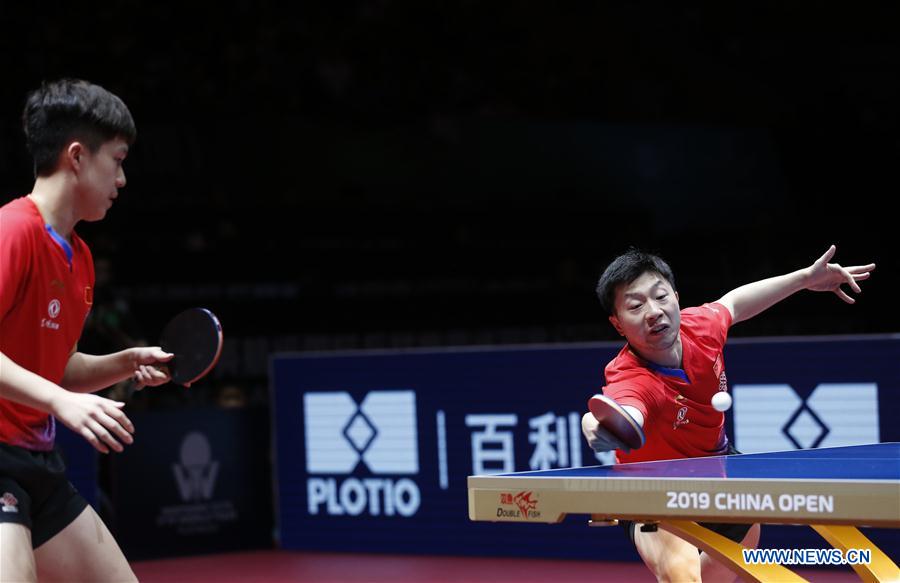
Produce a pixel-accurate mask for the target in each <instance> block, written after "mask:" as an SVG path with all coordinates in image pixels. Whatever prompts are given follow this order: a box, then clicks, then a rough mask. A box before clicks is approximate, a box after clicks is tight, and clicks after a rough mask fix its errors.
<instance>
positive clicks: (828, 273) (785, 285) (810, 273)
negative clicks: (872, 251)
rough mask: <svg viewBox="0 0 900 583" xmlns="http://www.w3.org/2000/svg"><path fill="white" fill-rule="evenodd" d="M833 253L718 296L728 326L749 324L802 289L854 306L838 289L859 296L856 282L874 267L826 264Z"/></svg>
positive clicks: (866, 275)
mask: <svg viewBox="0 0 900 583" xmlns="http://www.w3.org/2000/svg"><path fill="white" fill-rule="evenodd" d="M836 250H837V248H836V247H835V246H834V245H832V246H831V247H829V248H828V251H826V252H825V254H824V255H822V256H821V257H819V258H818V259H817V260H816V262H815V263H813V264H812V265H810V266H809V267H805V268H803V269H798V270H797V271H794V272H792V273H787V274H785V275H779V276H777V277H770V278H768V279H763V280H760V281H756V282H753V283H748V284H747V285H742V286H741V287H739V288H737V289H733V290H731V291H730V292H728V293H727V294H725V295H724V296H722V298H721V299H719V300H718V303H720V304H722V305H723V306H725V307H726V308H728V310H729V311H730V312H731V316H732V322H731V323H732V325H734V324H737V323H738V322H743V321H744V320H749V319H750V318H752V317H753V316H755V315H757V314H759V313H761V312H763V311H765V310H767V309H768V308H770V307H772V306H774V305H775V304H777V303H778V302H780V301H781V300H783V299H785V298H787V297H788V296H790V295H793V294H795V293H797V292H798V291H801V290H804V289H808V290H811V291H830V292H834V293H835V294H836V295H837V296H838V297H839V298H841V299H842V300H844V301H845V302H847V303H848V304H853V303H856V300H855V299H853V298H852V297H850V296H849V295H848V294H847V292H845V291H844V290H843V289H842V288H841V286H842V285H844V284H847V285H849V286H850V288H851V289H852V290H853V291H854V292H856V293H859V292H860V291H861V290H860V287H859V284H858V283H857V282H858V281H862V280H864V279H869V276H870V275H871V274H872V271H874V269H875V264H874V263H869V264H868V265H855V266H853V267H841V266H840V265H839V264H837V263H828V262H829V261H830V260H831V258H832V257H834V253H835V251H836Z"/></svg>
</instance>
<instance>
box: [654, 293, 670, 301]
mask: <svg viewBox="0 0 900 583" xmlns="http://www.w3.org/2000/svg"><path fill="white" fill-rule="evenodd" d="M667 297H669V294H662V295H659V296H656V299H658V300H664V299H666V298H667Z"/></svg>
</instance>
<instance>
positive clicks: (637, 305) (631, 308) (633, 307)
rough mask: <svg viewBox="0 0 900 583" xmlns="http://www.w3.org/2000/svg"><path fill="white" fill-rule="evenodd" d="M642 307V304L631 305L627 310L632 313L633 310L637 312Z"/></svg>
mask: <svg viewBox="0 0 900 583" xmlns="http://www.w3.org/2000/svg"><path fill="white" fill-rule="evenodd" d="M642 305H643V304H632V305H630V306H628V309H629V310H632V311H634V310H637V309H638V308H640V307H641V306H642Z"/></svg>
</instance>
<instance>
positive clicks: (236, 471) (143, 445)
mask: <svg viewBox="0 0 900 583" xmlns="http://www.w3.org/2000/svg"><path fill="white" fill-rule="evenodd" d="M267 413H268V412H267V411H266V410H265V408H242V409H219V408H214V407H206V408H190V409H184V410H179V411H171V412H170V411H165V412H164V411H149V412H135V413H129V417H130V418H131V420H132V421H133V422H134V425H135V427H137V431H136V432H135V440H134V443H133V444H131V445H129V446H128V447H127V448H125V451H124V452H123V453H121V454H117V455H116V457H115V458H113V464H112V488H113V491H112V493H111V496H112V499H113V502H114V507H115V515H114V517H113V522H114V524H112V525H111V528H113V529H114V531H113V532H114V534H115V535H116V537H117V539H118V542H119V544H120V545H121V546H122V549H123V550H124V551H125V553H126V555H127V556H128V558H129V559H132V560H134V559H146V558H156V557H166V556H176V555H191V554H201V553H211V552H225V551H236V550H247V549H258V548H270V547H271V546H272V495H271V481H270V475H271V466H270V461H269V451H270V447H269V435H268V431H267V429H268V422H267Z"/></svg>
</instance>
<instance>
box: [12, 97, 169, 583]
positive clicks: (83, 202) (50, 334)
mask: <svg viewBox="0 0 900 583" xmlns="http://www.w3.org/2000/svg"><path fill="white" fill-rule="evenodd" d="M23 125H24V129H25V136H26V142H27V145H28V148H29V150H30V152H31V154H32V157H33V159H34V174H35V182H34V187H33V189H32V191H31V193H30V194H28V195H27V196H24V197H22V198H18V199H16V200H13V201H12V202H9V203H8V204H6V205H4V206H3V207H2V208H0V502H2V505H0V580H2V581H36V580H37V579H38V578H40V579H41V580H53V581H64V580H65V581H110V582H112V581H115V582H121V581H134V580H135V576H134V573H133V572H132V570H131V568H130V567H129V565H128V562H127V561H126V559H125V557H124V555H123V554H122V551H121V550H120V549H119V546H118V545H117V544H116V541H115V540H114V539H113V538H112V536H111V535H110V533H109V531H108V530H107V528H106V526H105V525H104V524H103V522H102V521H101V520H100V518H99V517H98V516H97V514H96V513H95V512H94V510H93V509H92V508H91V507H90V506H88V505H87V503H86V502H85V500H84V499H83V498H82V497H81V496H80V495H79V494H78V492H76V491H75V489H74V488H73V487H72V485H71V484H70V483H69V482H68V480H67V479H66V477H65V473H64V469H65V468H64V465H63V462H62V459H61V457H60V455H59V453H58V452H57V451H56V449H55V448H54V435H55V421H54V419H58V420H59V421H61V422H62V423H63V424H64V425H66V426H67V427H69V428H70V429H72V430H73V431H75V432H76V433H78V434H80V435H81V436H82V437H84V438H85V439H86V440H87V441H88V442H89V443H90V444H91V445H93V446H94V447H95V448H96V449H97V450H99V451H101V452H103V453H109V451H110V450H113V451H117V452H120V451H122V449H123V444H129V443H132V441H133V438H132V433H133V432H134V427H133V425H132V423H131V421H130V420H129V419H128V417H126V416H125V414H124V413H123V412H122V407H123V405H124V403H120V402H116V401H111V400H109V399H104V398H102V397H99V396H97V395H92V394H90V393H92V392H94V391H97V390H100V389H103V388H105V387H108V386H110V385H112V384H114V383H116V382H119V381H121V380H123V379H126V378H129V377H133V378H134V379H135V381H136V382H137V383H138V386H145V385H151V386H155V385H160V384H163V383H165V382H167V381H168V379H169V377H168V375H167V374H166V373H165V372H162V371H161V370H158V369H157V368H156V367H154V366H152V365H154V364H157V363H161V362H165V361H168V360H169V359H171V357H172V355H171V354H168V353H166V352H164V351H162V350H161V349H160V348H159V347H139V348H130V349H126V350H123V351H121V352H117V353H114V354H108V355H103V356H95V355H89V354H83V353H80V352H78V351H77V342H78V338H79V336H80V335H81V331H82V326H83V325H84V320H85V318H86V316H87V314H88V311H89V310H90V309H91V303H92V301H93V287H94V266H93V262H92V259H91V253H90V250H89V249H88V247H87V245H86V244H85V243H84V241H83V240H82V239H81V238H79V236H78V235H77V234H76V233H75V230H74V229H75V225H76V224H77V223H78V222H79V221H83V220H84V221H97V220H100V219H102V218H103V217H104V216H105V215H106V212H107V211H108V210H109V209H110V207H111V206H112V205H113V202H114V201H115V199H116V197H117V196H118V191H119V189H120V188H122V187H124V186H125V173H124V171H123V169H122V164H123V161H124V160H125V157H126V156H127V155H128V148H129V146H130V145H131V143H132V142H133V141H134V139H135V135H136V131H135V126H134V121H133V120H132V117H131V113H130V112H129V111H128V108H127V107H126V106H125V104H124V103H123V102H122V100H121V99H119V98H118V97H117V96H115V95H113V94H112V93H109V92H108V91H106V90H105V89H103V88H102V87H99V86H97V85H93V84H91V83H88V82H85V81H80V80H61V81H57V82H53V83H45V84H44V85H43V86H41V87H40V88H39V89H37V90H35V91H33V92H31V93H30V94H29V95H28V98H27V100H26V105H25V111H24V113H23Z"/></svg>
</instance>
